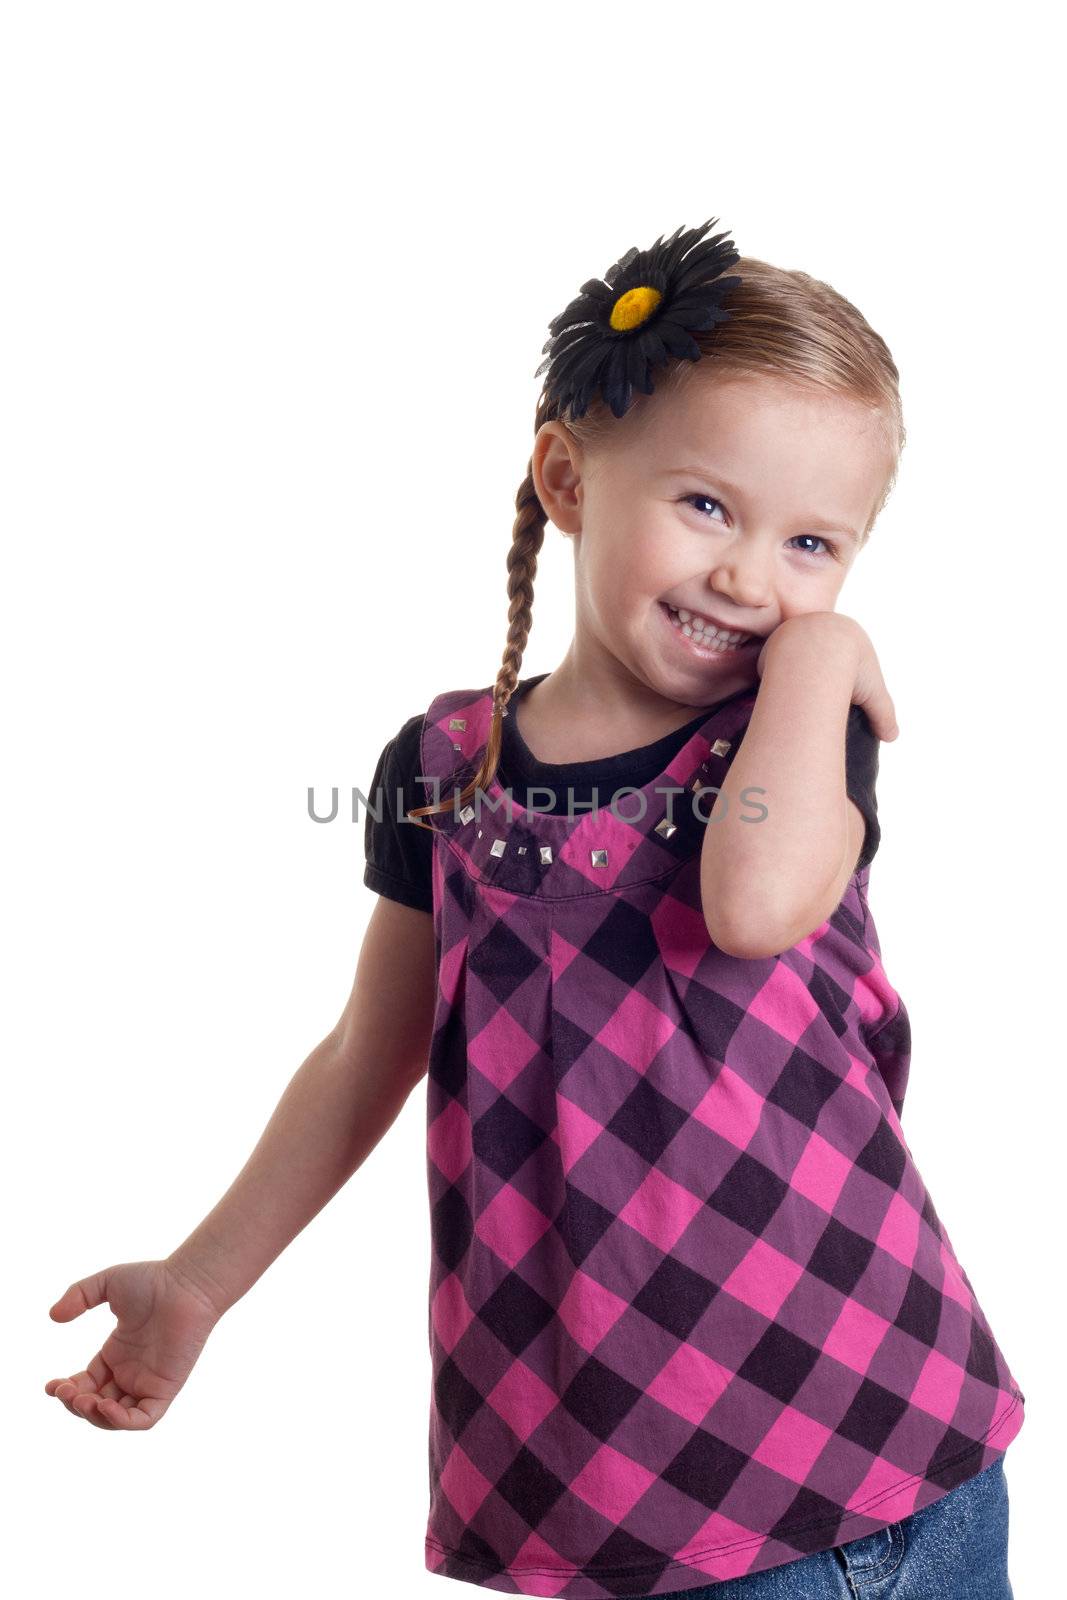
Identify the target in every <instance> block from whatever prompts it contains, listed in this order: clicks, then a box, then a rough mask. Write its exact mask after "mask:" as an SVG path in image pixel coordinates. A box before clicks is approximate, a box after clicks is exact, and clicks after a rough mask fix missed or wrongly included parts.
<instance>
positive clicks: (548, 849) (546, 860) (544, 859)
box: [541, 844, 552, 867]
mask: <svg viewBox="0 0 1067 1600" xmlns="http://www.w3.org/2000/svg"><path fill="white" fill-rule="evenodd" d="M551 862H552V846H551V845H549V844H543V845H542V846H541V865H542V866H543V867H547V866H550V865H551Z"/></svg>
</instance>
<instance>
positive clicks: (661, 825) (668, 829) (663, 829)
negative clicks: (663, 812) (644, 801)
mask: <svg viewBox="0 0 1067 1600" xmlns="http://www.w3.org/2000/svg"><path fill="white" fill-rule="evenodd" d="M653 832H655V833H658V834H659V836H660V838H662V839H669V838H670V837H671V835H672V834H673V833H677V832H678V824H677V823H676V822H672V821H671V819H670V817H664V818H663V820H662V822H657V823H656V826H655V828H654V829H653Z"/></svg>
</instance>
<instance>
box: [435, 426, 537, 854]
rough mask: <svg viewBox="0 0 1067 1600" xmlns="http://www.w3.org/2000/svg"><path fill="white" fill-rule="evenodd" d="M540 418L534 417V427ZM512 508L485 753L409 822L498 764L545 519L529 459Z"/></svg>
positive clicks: (470, 788)
mask: <svg viewBox="0 0 1067 1600" xmlns="http://www.w3.org/2000/svg"><path fill="white" fill-rule="evenodd" d="M543 420H544V419H543V418H541V417H539V418H538V427H540V425H541V422H542V421H543ZM515 508H516V512H517V515H516V517H515V524H514V527H513V530H512V535H511V549H510V550H509V551H508V600H509V602H510V604H509V606H508V642H507V644H506V645H505V646H504V659H503V661H502V663H501V666H500V670H499V672H498V673H497V675H496V683H495V685H494V687H493V720H492V722H491V724H490V731H489V741H488V743H487V744H486V747H485V754H484V756H483V757H482V763H481V766H480V767H479V768H478V771H477V772H476V773H475V774H474V777H473V778H472V779H471V781H470V783H468V785H467V787H466V788H465V789H464V790H463V792H462V794H461V795H460V796H459V798H458V799H455V798H450V799H447V800H441V801H440V802H438V804H437V805H429V806H413V807H412V809H411V810H410V811H408V812H407V813H406V815H407V817H408V819H409V820H410V821H411V822H417V821H418V819H419V817H428V816H434V815H436V814H437V813H438V812H441V811H446V810H447V809H448V808H449V807H450V806H452V805H455V806H456V808H457V809H458V808H459V806H460V805H462V804H463V803H464V802H465V801H467V800H469V799H470V797H471V796H472V795H473V794H474V793H475V791H476V790H478V789H481V790H482V791H483V792H484V791H485V790H487V789H488V787H489V784H490V783H491V781H492V779H493V776H494V774H495V773H496V769H497V767H498V766H499V764H500V746H501V739H502V734H503V719H504V718H505V717H506V716H507V714H508V711H507V706H508V701H509V700H510V699H511V696H512V695H513V694H514V692H515V688H516V685H517V684H518V681H519V668H520V667H521V666H522V658H523V654H524V653H525V650H526V642H527V640H528V639H529V637H530V628H531V626H532V624H533V597H534V578H535V577H536V576H537V557H538V553H539V552H540V549H541V546H542V544H543V543H544V540H545V523H546V521H547V520H548V519H547V518H546V516H545V511H544V507H543V506H542V504H541V501H540V500H539V498H538V495H537V490H536V488H535V487H534V479H533V462H532V461H531V462H530V465H529V467H528V468H527V471H526V476H525V478H524V479H523V480H522V483H521V484H520V486H519V492H518V494H517V495H516V496H515ZM430 826H431V824H430V823H428V822H421V823H419V827H422V828H428V827H430Z"/></svg>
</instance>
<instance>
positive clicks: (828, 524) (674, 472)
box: [660, 464, 860, 544]
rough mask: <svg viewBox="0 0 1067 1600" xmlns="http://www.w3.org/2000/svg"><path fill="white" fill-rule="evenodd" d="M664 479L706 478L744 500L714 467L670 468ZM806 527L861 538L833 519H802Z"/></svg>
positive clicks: (856, 541) (735, 487)
mask: <svg viewBox="0 0 1067 1600" xmlns="http://www.w3.org/2000/svg"><path fill="white" fill-rule="evenodd" d="M660 476H661V477H663V478H686V477H691V478H705V479H706V480H707V481H708V482H709V483H714V484H716V485H717V486H718V487H719V488H720V489H725V490H726V492H727V494H732V495H733V496H734V498H735V499H737V500H742V499H744V496H743V494H742V493H741V490H740V489H739V488H738V487H737V485H736V483H731V482H730V480H729V478H724V477H723V476H722V473H721V472H716V470H715V468H714V467H703V466H700V465H699V464H698V465H695V466H688V467H668V469H667V471H666V472H663V473H661V474H660ZM798 521H800V522H803V523H804V525H805V527H811V528H812V529H818V528H822V529H824V530H825V531H826V532H827V533H843V534H846V535H847V537H848V538H850V539H851V540H852V542H853V544H859V542H860V536H859V534H858V533H857V532H856V530H855V528H850V527H849V526H848V524H847V523H846V522H835V521H834V519H833V517H800V518H798Z"/></svg>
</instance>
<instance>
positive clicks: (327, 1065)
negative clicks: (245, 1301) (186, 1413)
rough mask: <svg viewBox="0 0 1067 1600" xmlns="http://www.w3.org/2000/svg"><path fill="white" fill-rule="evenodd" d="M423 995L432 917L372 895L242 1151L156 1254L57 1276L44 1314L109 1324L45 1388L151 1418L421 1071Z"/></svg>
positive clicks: (120, 1414)
mask: <svg viewBox="0 0 1067 1600" xmlns="http://www.w3.org/2000/svg"><path fill="white" fill-rule="evenodd" d="M435 1002H436V973H435V952H434V933H433V918H432V916H430V915H429V914H428V913H427V912H425V911H421V910H417V909H416V908H414V907H411V906H405V905H401V904H399V903H398V902H397V901H395V900H390V899H387V898H385V897H379V899H378V902H377V904H376V905H375V907H374V910H373V912H372V913H371V917H370V920H369V922H368V924H367V932H366V935H365V937H364V940H363V945H362V948H361V950H360V954H359V960H358V963H357V967H356V976H355V981H354V982H353V985H352V992H351V994H350V995H349V998H348V1003H347V1004H346V1006H345V1008H344V1011H343V1012H342V1014H341V1016H340V1018H339V1020H338V1022H337V1024H336V1026H335V1027H334V1028H333V1029H331V1031H330V1032H329V1033H328V1034H327V1035H326V1037H325V1038H324V1039H323V1040H322V1041H321V1042H320V1043H319V1044H318V1045H316V1047H315V1049H314V1050H313V1051H312V1052H311V1054H310V1055H309V1056H308V1058H307V1060H306V1061H305V1062H304V1063H303V1065H302V1066H301V1067H300V1068H299V1069H298V1071H297V1072H296V1073H295V1074H294V1076H293V1078H292V1079H291V1080H290V1082H289V1084H288V1086H287V1087H286V1089H285V1092H284V1094H283V1095H282V1097H281V1099H280V1100H279V1102H278V1105H277V1107H276V1108H275V1111H274V1113H273V1115H272V1116H271V1119H270V1121H269V1122H268V1123H267V1126H266V1128H265V1129H264V1131H263V1133H262V1135H261V1137H260V1139H259V1142H258V1144H257V1145H256V1147H255V1149H254V1150H253V1152H252V1154H251V1156H250V1157H249V1159H248V1161H247V1162H246V1164H245V1166H244V1167H243V1168H242V1170H241V1172H240V1173H239V1174H238V1176H237V1177H236V1178H235V1179H234V1181H233V1183H232V1184H231V1186H230V1188H229V1189H228V1190H227V1191H226V1193H225V1194H224V1195H223V1197H222V1199H221V1200H220V1201H219V1203H218V1204H217V1205H216V1206H215V1208H214V1210H213V1211H211V1212H210V1213H209V1214H208V1215H207V1216H206V1217H205V1218H204V1220H203V1221H202V1222H201V1223H200V1224H199V1226H198V1227H197V1228H195V1229H194V1231H193V1232H192V1233H191V1234H190V1235H189V1237H188V1238H187V1239H186V1240H185V1241H184V1242H183V1243H182V1244H180V1245H179V1246H178V1247H177V1249H176V1250H174V1251H172V1252H171V1254H170V1255H169V1256H168V1257H166V1259H165V1260H161V1261H143V1262H130V1263H124V1264H122V1265H119V1266H113V1267H108V1268H105V1269H104V1270H103V1271H102V1272H98V1273H95V1274H92V1275H90V1276H89V1277H88V1278H84V1279H81V1280H80V1281H79V1282H77V1283H73V1284H71V1286H70V1288H69V1289H67V1291H66V1293H65V1294H63V1295H62V1296H61V1297H60V1299H59V1300H57V1301H56V1303H55V1305H54V1306H52V1308H51V1311H50V1315H51V1316H52V1318H53V1320H54V1321H57V1322H69V1321H71V1320H72V1319H73V1318H74V1317H77V1316H80V1315H81V1313H82V1312H83V1311H86V1310H88V1309H90V1308H91V1307H92V1306H97V1305H102V1304H103V1303H104V1301H107V1302H108V1303H109V1305H110V1306H111V1309H112V1311H113V1312H114V1313H115V1315H116V1317H117V1318H118V1321H117V1325H116V1327H115V1328H114V1329H113V1330H112V1333H111V1335H110V1336H109V1338H108V1339H107V1341H106V1342H105V1343H104V1345H103V1346H102V1348H101V1349H100V1351H99V1352H98V1353H97V1355H96V1356H95V1357H94V1358H93V1360H92V1361H91V1362H90V1363H89V1366H88V1367H87V1368H86V1370H85V1371H84V1372H81V1373H77V1374H75V1375H74V1376H73V1377H71V1378H68V1379H57V1378H53V1379H52V1380H51V1381H50V1382H49V1383H47V1384H46V1385H45V1389H46V1392H47V1393H48V1394H53V1395H56V1396H57V1398H58V1399H60V1400H61V1401H62V1402H63V1404H64V1405H65V1406H66V1408H67V1410H68V1411H71V1412H72V1414H73V1415H75V1416H81V1417H85V1418H87V1419H88V1420H89V1421H90V1422H95V1423H96V1424H97V1425H98V1426H100V1427H106V1428H111V1427H128V1428H144V1427H151V1425H152V1424H153V1423H154V1422H157V1421H158V1420H159V1418H160V1417H161V1416H162V1415H163V1414H164V1412H165V1411H166V1410H167V1407H168V1406H169V1405H170V1402H171V1400H173V1398H174V1396H175V1395H176V1394H177V1392H178V1390H179V1389H180V1388H181V1387H182V1384H183V1383H184V1382H185V1380H186V1378H187V1377H188V1375H189V1372H190V1371H191V1369H192V1366H193V1363H194V1362H195V1361H196V1358H197V1356H198V1355H199V1353H200V1351H201V1349H202V1348H203V1346H204V1343H205V1341H206V1339H207V1336H208V1334H209V1333H210V1332H211V1329H212V1328H213V1327H214V1326H215V1324H216V1323H217V1322H218V1320H219V1318H220V1317H221V1316H222V1315H223V1314H224V1313H225V1312H226V1311H228V1310H229V1308H230V1306H232V1305H233V1304H234V1303H235V1302H236V1301H237V1300H239V1299H240V1298H241V1296H242V1295H243V1294H245V1293H246V1292H247V1291H248V1289H250V1288H251V1286H252V1285H253V1284H254V1283H255V1282H256V1280H257V1278H259V1277H260V1276H261V1275H262V1273H263V1272H265V1271H266V1269H267V1267H268V1266H270V1264H271V1262H272V1261H274V1260H275V1258H276V1257H277V1256H278V1255H280V1254H281V1252H282V1251H283V1250H284V1249H285V1247H286V1245H288V1244H289V1243H291V1241H292V1240H293V1239H294V1238H295V1237H296V1235H297V1234H298V1233H299V1232H300V1231H301V1230H302V1229H303V1228H304V1227H306V1225H307V1224H308V1223H309V1222H310V1221H311V1219H312V1217H314V1216H316V1215H317V1214H318V1212H319V1211H321V1210H322V1208H323V1206H325V1205H326V1203H327V1201H329V1200H331V1199H332V1198H333V1196H334V1195H335V1194H336V1193H337V1191H338V1190H339V1189H340V1188H341V1187H342V1186H343V1185H344V1184H345V1183H346V1182H347V1181H348V1179H349V1178H350V1177H351V1176H352V1174H353V1173H354V1172H355V1171H357V1169H358V1168H359V1167H360V1166H361V1165H362V1164H363V1162H364V1161H365V1160H366V1158H367V1156H368V1155H369V1154H370V1152H371V1151H372V1150H373V1149H374V1147H375V1145H376V1144H377V1143H378V1141H379V1140H380V1139H381V1138H382V1137H383V1136H384V1134H385V1133H386V1132H387V1131H388V1129H389V1128H390V1127H391V1126H392V1124H393V1123H394V1121H395V1120H396V1118H397V1116H398V1115H399V1113H400V1111H401V1108H402V1107H403V1105H404V1102H405V1101H406V1100H407V1097H408V1095H409V1094H410V1093H411V1091H412V1089H413V1088H414V1087H415V1085H416V1084H417V1083H418V1082H419V1080H420V1079H421V1078H422V1077H423V1076H424V1074H425V1072H426V1067H427V1062H428V1058H429V1048H430V1039H431V1036H432V1032H433V1019H434V1007H435Z"/></svg>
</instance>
